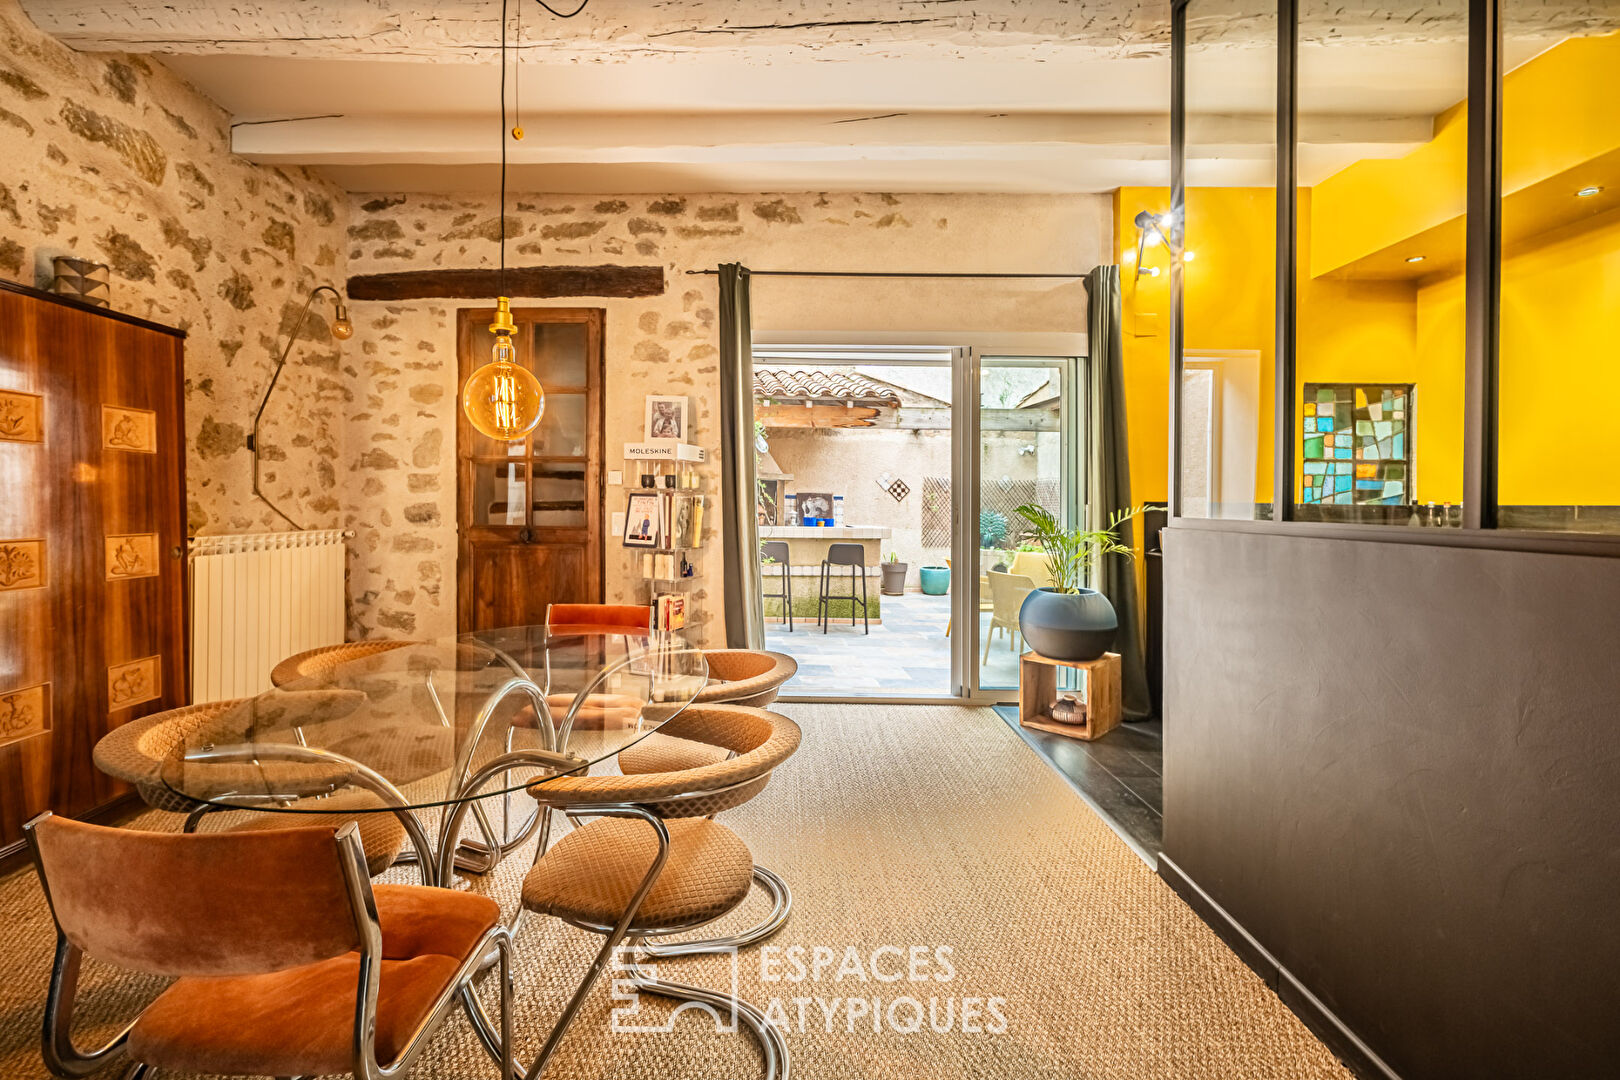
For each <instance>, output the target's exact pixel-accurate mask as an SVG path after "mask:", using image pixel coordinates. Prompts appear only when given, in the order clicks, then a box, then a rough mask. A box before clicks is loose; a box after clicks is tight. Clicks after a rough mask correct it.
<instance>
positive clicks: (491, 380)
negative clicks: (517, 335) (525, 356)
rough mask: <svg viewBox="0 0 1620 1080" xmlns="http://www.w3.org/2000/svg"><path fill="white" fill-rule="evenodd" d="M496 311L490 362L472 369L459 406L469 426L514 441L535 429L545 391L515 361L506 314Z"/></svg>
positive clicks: (515, 352)
mask: <svg viewBox="0 0 1620 1080" xmlns="http://www.w3.org/2000/svg"><path fill="white" fill-rule="evenodd" d="M505 305H506V301H505V299H504V298H503V299H502V300H501V308H502V312H501V313H498V314H497V315H496V319H495V325H493V326H491V327H490V329H491V330H493V331H495V347H494V349H493V350H492V351H491V353H490V362H489V363H487V364H485V365H484V366H483V367H481V368H479V369H478V370H477V371H475V372H473V373H472V375H471V376H470V377H469V378H468V379H467V385H466V386H465V387H464V388H463V389H462V391H461V408H462V411H463V412H465V413H466V414H467V419H468V420H469V421H470V422H471V423H472V426H473V427H475V428H477V429H478V430H479V431H481V432H483V433H484V434H485V435H488V436H489V437H490V438H492V439H500V440H502V441H504V442H515V441H516V440H518V439H521V438H523V436H525V435H527V434H528V433H529V432H531V431H533V430H534V429H535V426H536V425H537V424H539V423H540V417H541V416H543V415H545V411H546V391H545V389H544V388H543V387H542V386H541V385H540V380H539V379H537V378H535V377H534V373H533V372H531V371H529V370H528V369H527V368H525V367H523V366H522V365H520V364H518V363H517V350H516V349H514V348H513V346H512V335H511V333H510V332H509V331H510V330H511V329H514V328H513V327H511V325H510V322H509V321H506V320H509V319H510V316H509V315H508V316H506V317H505V319H503V317H502V316H503V314H504V312H505Z"/></svg>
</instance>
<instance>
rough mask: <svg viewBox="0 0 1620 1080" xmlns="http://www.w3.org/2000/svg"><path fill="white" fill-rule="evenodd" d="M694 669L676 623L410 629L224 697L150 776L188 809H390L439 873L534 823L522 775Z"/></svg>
mask: <svg viewBox="0 0 1620 1080" xmlns="http://www.w3.org/2000/svg"><path fill="white" fill-rule="evenodd" d="M568 629H569V630H570V631H571V630H573V629H575V628H568ZM707 681H708V667H707V665H706V663H705V661H704V657H703V652H702V650H700V649H698V648H696V647H695V646H693V645H691V644H689V643H688V642H687V641H686V640H685V639H684V638H682V637H680V636H679V635H676V634H667V633H657V634H652V633H635V632H631V633H617V632H612V633H609V632H603V633H594V632H563V631H555V630H548V629H547V628H546V627H543V626H519V627H510V628H507V629H501V630H488V631H480V632H477V633H472V634H464V635H461V636H459V637H454V638H443V639H439V640H435V641H427V642H412V643H410V644H407V645H403V646H400V647H397V648H390V649H387V650H386V651H380V652H376V653H373V654H371V655H368V656H364V657H361V658H358V659H351V660H348V661H345V662H343V663H340V664H337V665H335V666H333V667H331V668H330V669H329V670H326V671H323V672H321V673H318V674H313V675H309V676H306V677H304V678H300V679H298V680H296V681H293V682H290V683H287V684H286V685H283V686H279V687H277V688H275V689H273V690H270V691H268V692H266V693H263V694H260V695H259V696H257V697H253V698H249V699H247V700H245V701H242V702H240V703H238V704H237V705H235V706H232V707H230V708H228V709H226V710H224V711H223V712H221V713H220V714H218V715H217V716H214V717H211V718H209V719H208V720H207V721H205V722H204V723H202V724H201V725H199V726H198V727H196V728H194V729H193V730H191V731H190V732H188V733H186V735H185V736H184V737H183V738H180V739H178V740H176V742H175V744H174V745H173V747H172V748H171V749H170V750H169V752H168V753H167V755H166V756H165V757H164V760H163V762H162V765H161V767H160V770H159V776H160V778H161V781H162V783H163V785H164V787H166V788H168V789H169V790H170V791H172V792H173V793H175V794H176V795H179V796H180V797H182V798H183V799H184V800H186V801H188V802H189V803H191V804H193V805H194V806H195V807H196V809H195V810H194V811H193V813H194V815H196V816H197V817H201V816H202V815H205V814H206V813H208V812H211V811H215V810H255V811H263V812H269V813H274V814H284V815H286V816H287V818H288V822H287V823H288V825H289V826H291V825H294V824H296V818H297V815H300V814H306V815H312V814H332V813H334V812H341V813H343V814H346V815H347V814H353V815H358V814H363V813H389V814H393V815H395V816H396V817H397V818H398V819H399V821H400V822H401V824H402V825H403V826H404V827H405V830H406V834H407V836H408V838H409V841H410V847H411V848H412V849H414V851H413V852H411V853H408V854H407V855H405V856H404V857H403V859H405V860H408V859H415V860H416V861H418V862H419V863H420V866H421V875H422V880H423V882H424V883H426V884H445V883H448V881H449V880H450V877H451V875H452V874H453V873H454V872H455V870H456V869H457V868H460V869H464V870H471V871H474V872H485V871H488V870H491V869H493V868H494V866H495V865H496V864H497V863H498V862H499V861H500V859H501V858H502V857H503V856H504V855H505V854H506V853H507V852H509V851H511V850H512V849H513V848H515V847H517V846H518V845H519V844H522V843H523V842H524V841H525V840H527V839H528V838H529V837H530V836H531V835H533V833H534V831H535V829H536V828H537V827H543V823H545V822H547V821H549V817H548V816H547V815H544V814H541V813H540V811H539V807H538V804H536V803H535V802H534V800H532V799H529V798H527V797H525V796H523V795H522V792H523V790H524V789H525V788H527V787H529V786H531V785H534V784H537V783H545V782H546V781H547V780H550V779H553V778H555V777H557V776H562V775H577V774H580V773H583V772H586V771H588V770H589V769H590V767H591V766H593V765H595V764H597V763H598V762H601V761H604V760H605V759H607V758H610V757H612V756H614V755H615V754H617V753H618V752H619V751H621V750H623V749H625V748H626V747H628V746H630V745H631V744H633V743H635V742H637V741H639V740H640V739H642V738H645V737H646V736H647V735H648V734H650V733H652V732H653V731H656V730H657V729H658V728H659V727H660V726H662V725H663V724H664V723H666V722H668V721H669V720H670V719H671V718H673V717H674V716H676V715H677V714H679V713H680V712H681V710H682V709H684V708H685V707H686V706H687V705H688V704H689V703H690V702H691V701H692V699H693V697H694V696H696V694H697V693H698V691H699V690H701V689H702V688H703V686H704V684H705V683H706V682H707ZM340 808H341V809H340ZM469 817H470V818H471V820H472V823H473V827H472V828H470V829H464V825H466V821H467V819H468V818H469ZM497 819H499V820H498V821H497ZM430 826H433V827H432V828H431V831H430ZM464 832H471V833H473V834H475V835H463V833H464ZM541 842H542V844H543V843H544V837H542V841H541ZM402 861H403V860H402Z"/></svg>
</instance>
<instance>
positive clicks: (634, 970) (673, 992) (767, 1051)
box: [531, 947, 791, 1080]
mask: <svg viewBox="0 0 1620 1080" xmlns="http://www.w3.org/2000/svg"><path fill="white" fill-rule="evenodd" d="M638 951H645V950H644V949H637V948H635V947H632V948H631V950H630V960H629V963H628V964H626V965H625V966H626V976H627V981H628V982H629V983H630V985H632V986H634V987H635V988H636V989H637V990H645V991H647V992H648V993H650V994H658V995H659V996H660V997H668V998H675V999H676V1000H677V1001H696V1002H699V1003H701V1004H704V1005H708V1006H710V1007H711V1008H714V1009H720V1010H725V1011H727V1012H729V1013H731V1015H733V1016H735V1017H736V1018H737V1020H738V1021H740V1022H741V1023H743V1024H745V1025H747V1027H748V1030H749V1031H750V1032H751V1033H752V1034H753V1036H754V1039H755V1041H756V1042H758V1043H759V1050H760V1053H761V1054H762V1055H763V1056H764V1058H765V1080H789V1073H790V1072H791V1064H790V1061H789V1058H788V1048H787V1041H786V1040H785V1039H784V1038H783V1037H782V1033H781V1032H780V1031H778V1030H777V1028H776V1025H774V1024H772V1023H771V1022H770V1021H769V1020H768V1019H766V1017H765V1014H764V1013H762V1012H760V1011H759V1009H758V1008H756V1007H755V1006H753V1005H751V1004H749V1003H748V1002H746V1001H743V1000H742V999H741V998H737V997H733V996H732V995H730V994H726V993H722V992H720V991H718V990H709V989H706V988H704V987H701V986H690V985H688V984H686V983H678V982H670V981H668V980H665V979H659V978H655V977H653V976H651V975H649V974H647V973H646V972H644V971H642V970H641V967H640V965H639V964H638V962H637V957H636V953H637V952H638ZM531 1080H532V1078H531Z"/></svg>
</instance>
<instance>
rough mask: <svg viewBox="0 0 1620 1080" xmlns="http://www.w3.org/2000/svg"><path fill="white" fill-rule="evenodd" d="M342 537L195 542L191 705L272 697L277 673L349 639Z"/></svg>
mask: <svg viewBox="0 0 1620 1080" xmlns="http://www.w3.org/2000/svg"><path fill="white" fill-rule="evenodd" d="M346 535H348V534H347V533H345V532H344V531H343V530H341V529H313V530H306V531H304V532H278V533H249V534H244V535H240V536H198V537H194V538H193V539H192V541H191V560H190V561H191V700H192V702H193V703H194V704H201V703H203V702H207V701H221V700H224V699H226V698H237V697H249V696H252V695H254V694H258V693H262V692H264V691H265V690H268V689H270V669H271V668H273V667H275V666H276V664H278V663H280V662H281V661H282V660H284V659H286V658H287V657H289V656H291V655H292V654H293V653H297V652H303V651H304V650H305V649H313V648H315V647H317V646H319V645H336V644H339V643H341V642H342V641H343V634H344V622H345V613H344V600H345V589H344V554H345V552H346V550H347V549H346V548H345V546H344V543H343V540H344V537H345V536H346Z"/></svg>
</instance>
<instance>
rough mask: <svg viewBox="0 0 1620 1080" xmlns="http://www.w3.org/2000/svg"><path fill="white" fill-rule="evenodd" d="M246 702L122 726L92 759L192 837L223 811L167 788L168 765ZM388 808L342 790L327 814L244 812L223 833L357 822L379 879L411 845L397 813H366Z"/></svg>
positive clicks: (327, 803) (329, 801) (171, 712)
mask: <svg viewBox="0 0 1620 1080" xmlns="http://www.w3.org/2000/svg"><path fill="white" fill-rule="evenodd" d="M247 700H249V699H247V698H238V699H236V700H234V701H211V702H208V703H207V704H204V705H187V706H185V707H184V708H179V709H168V710H166V711H164V712H158V713H152V714H151V715H150V716H142V717H140V718H138V719H135V720H131V721H129V722H128V723H125V724H120V725H119V726H118V727H116V728H113V730H111V731H109V732H108V733H107V734H106V735H103V736H102V737H101V739H100V740H99V741H98V742H97V743H96V746H95V750H94V751H93V752H92V755H91V756H92V758H93V759H94V761H95V763H96V767H97V768H98V769H100V770H101V771H102V772H104V773H106V774H107V775H108V776H111V777H113V778H115V779H118V780H122V781H124V782H125V783H127V784H129V785H130V786H132V787H134V789H135V793H136V794H137V795H139V796H140V797H141V801H143V802H144V803H146V805H147V806H150V807H151V808H152V809H154V810H165V811H168V812H170V813H174V814H184V815H185V816H186V820H185V825H184V826H183V829H184V831H185V832H188V833H189V832H194V831H196V829H197V827H198V825H199V824H200V822H201V821H202V819H203V817H204V815H206V814H210V813H213V812H216V811H218V810H219V809H220V808H218V807H215V806H213V805H211V804H209V803H204V802H198V801H197V800H195V799H188V798H186V797H185V796H183V795H181V794H179V793H178V792H176V791H173V790H172V789H170V788H169V787H168V786H167V785H165V784H164V783H163V780H162V768H163V763H164V760H165V759H166V758H167V757H168V756H169V755H170V754H172V753H174V752H175V751H176V750H177V749H179V747H180V746H181V745H183V744H184V743H185V741H186V740H187V739H189V738H190V737H191V736H192V735H193V734H194V733H196V732H198V731H202V730H205V729H206V728H207V726H208V724H209V723H210V722H211V721H213V720H215V719H217V718H218V717H220V716H223V715H224V714H226V713H228V712H230V711H231V710H232V709H234V708H236V707H238V706H239V705H242V704H243V703H244V702H245V701H247ZM334 781H335V782H340V781H341V777H340V776H335V777H334ZM384 805H385V804H384V803H383V801H382V800H381V799H379V798H378V797H377V796H376V795H374V794H372V793H371V792H369V791H356V790H349V791H341V792H339V793H338V794H336V795H331V796H328V797H327V798H325V799H323V800H322V806H324V807H326V808H328V809H330V811H331V813H329V814H321V815H319V816H318V817H317V816H313V815H311V816H303V815H300V816H299V817H298V818H292V817H290V816H288V815H286V814H257V813H253V812H252V811H242V812H241V813H242V814H245V815H246V816H245V817H241V818H238V819H237V820H234V821H233V822H232V823H231V824H230V825H227V826H226V827H225V829H223V830H221V831H223V832H257V831H260V830H263V829H277V828H285V827H287V826H289V825H292V824H295V823H296V824H300V825H304V826H308V827H316V826H325V827H329V828H334V829H335V828H337V827H338V826H340V825H343V824H344V823H346V822H349V821H353V822H355V823H356V824H357V825H358V826H359V829H360V841H361V843H362V844H364V845H365V851H366V863H367V868H368V869H369V870H370V872H371V873H372V874H373V875H375V874H380V873H382V872H383V871H384V870H387V869H388V868H389V867H390V866H392V865H393V864H394V863H395V861H396V860H398V859H399V858H400V856H401V854H402V853H403V852H404V850H405V844H406V840H407V834H406V831H405V826H404V825H403V824H402V823H401V821H400V819H399V817H397V816H396V815H395V814H391V813H370V812H368V811H376V810H380V809H382V808H383V807H384Z"/></svg>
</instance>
